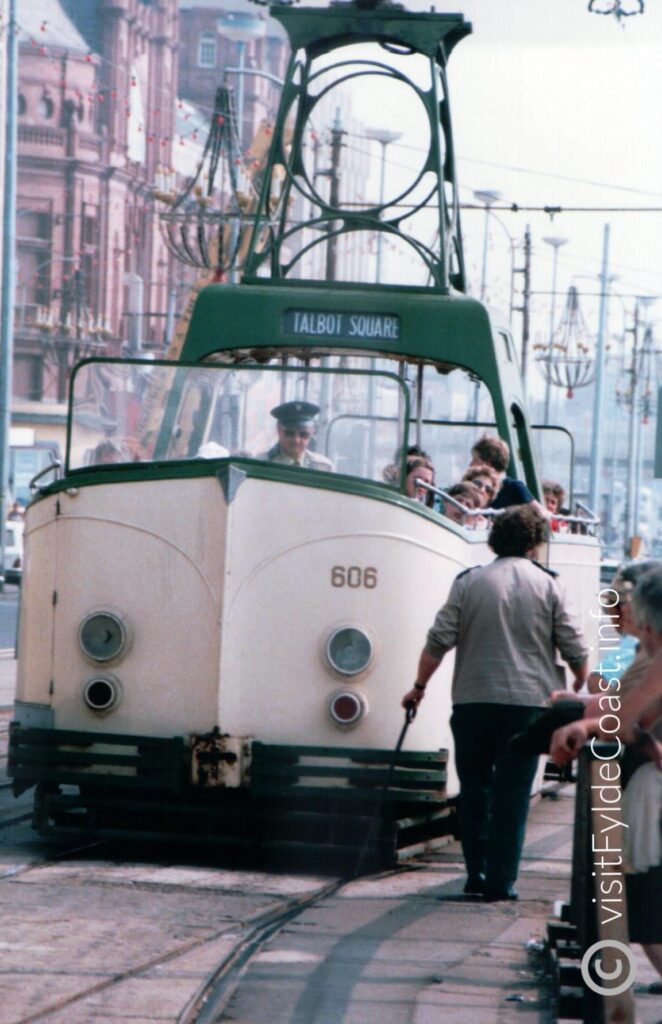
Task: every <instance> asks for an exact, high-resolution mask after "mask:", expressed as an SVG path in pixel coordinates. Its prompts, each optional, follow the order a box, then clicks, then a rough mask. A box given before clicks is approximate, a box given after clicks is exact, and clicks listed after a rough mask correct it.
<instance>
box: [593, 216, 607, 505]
mask: <svg viewBox="0 0 662 1024" xmlns="http://www.w3.org/2000/svg"><path fill="white" fill-rule="evenodd" d="M608 303H609V224H605V226H604V233H603V236H602V270H601V272H600V316H599V320H598V348H597V352H596V355H595V363H596V366H595V391H594V393H593V430H592V433H593V437H592V439H591V472H590V478H589V487H588V503H589V506H590V507H591V509H592V510H593V511H594V512H595V514H596V515H597V516H598V517H599V516H600V498H601V488H602V419H603V416H604V405H605V388H604V383H605V381H604V378H605V348H606V333H607V332H606V330H605V327H606V324H607V305H608Z"/></svg>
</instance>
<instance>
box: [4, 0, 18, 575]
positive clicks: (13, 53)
mask: <svg viewBox="0 0 662 1024" xmlns="http://www.w3.org/2000/svg"><path fill="white" fill-rule="evenodd" d="M5 39H6V47H7V96H6V107H5V113H6V125H5V166H4V171H5V183H4V193H5V194H4V205H3V211H2V296H1V297H0V578H1V574H2V570H3V567H4V564H5V519H6V518H7V488H8V484H9V432H10V426H11V396H12V368H13V356H14V333H13V328H14V279H15V273H14V269H15V247H16V94H17V91H18V89H17V70H16V69H17V62H18V37H17V24H16V0H9V20H8V24H7V31H6V34H5Z"/></svg>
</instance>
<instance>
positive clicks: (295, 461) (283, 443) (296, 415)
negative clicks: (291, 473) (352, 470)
mask: <svg viewBox="0 0 662 1024" xmlns="http://www.w3.org/2000/svg"><path fill="white" fill-rule="evenodd" d="M319 411H320V407H319V405H315V404H314V403H313V402H298V401H295V402H283V403H282V404H281V405H277V406H276V407H275V408H274V409H272V410H271V415H272V416H273V417H274V419H275V420H276V424H277V430H278V441H277V443H276V444H275V445H274V446H273V447H272V448H270V449H269V451H267V452H262V453H261V454H260V455H258V459H266V461H267V462H277V463H279V464H280V465H283V466H303V467H304V468H305V469H317V470H322V471H325V472H327V473H332V472H333V463H332V462H331V460H330V459H327V457H326V455H320V454H319V452H315V451H311V450H310V448H309V445H310V442H311V440H312V439H313V437H314V436H315V417H316V416H317V415H318V414H319Z"/></svg>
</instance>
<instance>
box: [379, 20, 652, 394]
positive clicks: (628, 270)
mask: <svg viewBox="0 0 662 1024" xmlns="http://www.w3.org/2000/svg"><path fill="white" fill-rule="evenodd" d="M622 4H623V8H624V9H626V10H627V9H632V7H634V6H635V0H622ZM406 6H407V7H408V8H409V9H418V10H429V9H430V5H429V4H426V3H423V2H417V0H407V3H406ZM596 6H598V4H596ZM606 6H608V0H602V7H603V9H604V8H605V7H606ZM661 7H662V5H660V4H659V3H658V4H655V3H653V0H646V4H645V11H644V13H643V14H640V15H637V16H633V17H625V18H622V19H621V20H620V21H619V20H618V19H617V18H616V17H614V16H613V15H609V16H605V15H598V14H595V13H590V12H589V11H588V0H526V2H522V0H464V2H463V3H439V2H438V0H437V4H436V8H437V10H439V11H442V12H444V13H455V12H458V11H460V12H461V13H462V14H464V16H465V18H466V19H467V20H468V21H470V22H471V23H472V26H473V33H472V35H471V36H469V37H467V38H466V39H464V40H463V41H462V42H460V43H459V44H458V45H457V47H456V48H455V50H454V51H453V53H452V54H451V56H450V60H449V67H448V77H449V93H450V105H451V114H452V122H453V134H454V140H455V152H456V158H457V170H458V179H459V185H460V199H461V202H463V203H475V199H474V196H473V192H474V190H484V189H490V190H495V191H497V192H499V193H500V195H501V200H500V201H498V203H497V204H496V206H495V214H496V216H491V217H490V220H489V231H488V255H487V268H486V301H487V302H488V303H489V304H491V305H494V306H496V307H498V308H501V309H503V310H507V308H508V304H509V297H510V276H511V274H510V268H511V256H510V252H511V247H512V246H513V245H515V246H517V248H516V249H515V266H519V267H521V266H522V265H523V255H522V248H521V244H522V239H523V235H524V231H525V228H526V226H527V225H528V226H530V229H531V235H532V243H533V254H532V268H531V269H532V293H533V294H532V303H531V337H532V342H534V341H535V340H536V339H537V340H541V341H544V340H546V339H547V337H548V335H549V323H550V308H551V301H552V300H551V290H552V272H553V250H552V247H551V246H550V245H549V244H546V243H545V242H544V241H543V239H544V238H545V237H560V238H564V239H566V240H567V241H566V242H565V244H564V245H563V246H562V247H561V248H560V249H559V256H558V275H557V289H556V292H557V296H556V300H555V306H556V316H555V324H558V319H559V317H560V316H561V313H562V309H563V306H564V303H565V299H566V295H567V290H568V288H569V286H570V285H571V284H574V285H575V286H576V287H577V288H578V290H579V294H580V306H581V309H582V312H583V315H584V318H585V320H586V325H587V329H588V332H589V334H591V335H595V334H596V333H597V329H598V306H599V291H600V287H599V280H598V275H599V273H600V270H601V265H602V257H603V239H604V228H605V225H606V224H609V226H610V238H609V263H608V273H609V275H610V277H612V279H613V280H612V283H611V290H612V292H613V293H614V297H613V298H612V300H611V302H610V309H609V325H608V329H609V333H610V334H613V335H621V337H622V335H623V330H624V328H625V327H626V326H627V327H629V326H631V322H632V314H633V309H634V302H635V297H636V296H638V295H640V296H644V295H659V296H660V297H661V298H660V301H659V302H657V303H653V304H652V305H650V306H649V307H648V312H647V316H648V317H649V319H650V322H651V323H653V325H654V326H655V325H656V323H657V325H658V326H657V330H658V332H659V333H660V335H662V142H661V140H660V127H661V126H660V110H662V66H661V64H660V60H659V53H660V47H661V46H662V10H661ZM656 51H657V52H656ZM386 106H387V104H386V101H385V100H384V98H383V97H382V98H381V104H380V103H379V102H378V98H377V97H376V95H373V96H372V98H371V97H370V96H369V95H367V94H366V95H364V98H363V104H362V109H361V112H360V113H361V117H362V119H363V120H364V122H365V123H366V124H370V123H373V124H377V125H381V126H384V127H387V128H390V129H391V130H400V131H401V132H402V133H403V134H402V138H401V139H400V140H398V141H396V142H394V143H392V144H391V145H389V146H388V149H387V165H388V169H387V182H388V180H389V175H391V176H393V175H395V176H397V174H398V168H402V167H403V166H404V165H408V166H411V165H412V162H414V163H415V161H416V152H415V150H416V131H417V129H416V128H414V127H413V125H414V124H418V123H419V122H417V121H416V119H415V118H414V117H413V116H412V111H411V108H408V109H407V110H404V109H403V108H401V107H399V106H398V104H397V103H396V102H393V103H391V104H390V110H387V109H386ZM374 145H375V144H374V143H373V146H374ZM373 191H374V184H373ZM513 204H517V205H518V206H519V207H523V206H533V207H544V206H560V207H568V206H573V207H577V206H580V207H601V208H607V209H604V210H594V211H591V212H588V211H587V212H571V211H568V212H562V213H560V214H556V215H555V216H554V217H553V218H551V217H550V216H549V215H548V214H545V213H543V212H535V211H523V210H521V211H520V212H518V213H514V212H511V211H510V209H499V207H510V206H511V205H513ZM623 207H626V208H630V212H617V211H620V210H622V208H623ZM632 207H657V208H658V209H659V212H657V213H656V212H635V211H632V210H631V208H632ZM462 228H463V237H464V249H465V259H466V265H467V271H468V276H469V281H470V288H471V291H472V293H473V294H475V295H478V294H479V292H480V287H481V277H482V255H483V242H484V231H485V215H484V212H483V210H482V209H480V210H475V211H474V210H463V212H462ZM387 259H388V256H387ZM517 280H518V281H519V282H521V275H517ZM514 329H515V334H516V336H517V335H518V334H519V333H520V332H521V324H520V321H519V318H518V317H516V318H515V320H514ZM613 344H614V347H616V346H617V345H619V344H622V343H621V342H618V341H617V340H616V339H615V338H614V343H613ZM659 347H661V348H662V338H661V340H660V343H659ZM531 383H532V388H533V392H534V394H535V393H536V392H541V391H542V389H543V383H542V377H539V375H538V374H536V373H533V374H532V376H531Z"/></svg>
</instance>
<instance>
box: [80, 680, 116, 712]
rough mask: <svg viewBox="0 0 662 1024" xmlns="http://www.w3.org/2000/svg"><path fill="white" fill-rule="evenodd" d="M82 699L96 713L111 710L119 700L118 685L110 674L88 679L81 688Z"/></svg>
mask: <svg viewBox="0 0 662 1024" xmlns="http://www.w3.org/2000/svg"><path fill="white" fill-rule="evenodd" d="M83 700H84V701H85V703H86V704H87V706H88V708H90V710H91V711H96V712H97V714H101V713H103V712H105V711H112V709H113V708H114V707H116V705H117V704H118V703H119V700H120V685H119V683H118V682H117V680H116V679H113V678H112V677H111V676H96V678H94V679H88V681H87V682H86V683H85V687H84V689H83Z"/></svg>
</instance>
